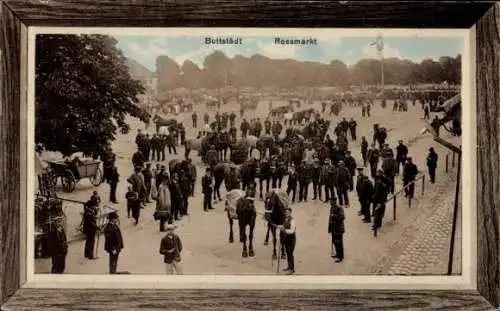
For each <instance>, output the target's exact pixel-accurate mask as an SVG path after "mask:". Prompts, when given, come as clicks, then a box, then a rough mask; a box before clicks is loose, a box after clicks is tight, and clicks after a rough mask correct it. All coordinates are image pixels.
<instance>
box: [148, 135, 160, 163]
mask: <svg viewBox="0 0 500 311" xmlns="http://www.w3.org/2000/svg"><path fill="white" fill-rule="evenodd" d="M159 150H160V145H159V138H158V135H156V134H153V137H151V161H154V160H155V155H156V161H160V152H159ZM148 160H149V159H148Z"/></svg>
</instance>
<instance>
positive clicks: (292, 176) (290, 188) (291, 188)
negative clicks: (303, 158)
mask: <svg viewBox="0 0 500 311" xmlns="http://www.w3.org/2000/svg"><path fill="white" fill-rule="evenodd" d="M297 181H298V177H297V172H296V171H295V165H294V164H293V163H292V164H291V165H290V171H289V173H288V185H287V189H286V193H287V195H290V192H292V203H295V194H296V193H297Z"/></svg>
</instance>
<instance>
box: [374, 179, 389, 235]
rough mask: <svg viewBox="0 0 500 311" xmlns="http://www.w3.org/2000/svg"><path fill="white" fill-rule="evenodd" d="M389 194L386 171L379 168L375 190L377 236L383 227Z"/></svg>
mask: <svg viewBox="0 0 500 311" xmlns="http://www.w3.org/2000/svg"><path fill="white" fill-rule="evenodd" d="M388 195H389V184H388V182H387V181H386V180H385V177H384V172H382V170H379V171H378V172H377V176H376V178H375V186H374V190H373V216H374V217H373V227H372V229H373V234H374V235H375V236H377V232H378V230H380V228H381V227H382V220H383V219H384V215H385V202H387V196H388Z"/></svg>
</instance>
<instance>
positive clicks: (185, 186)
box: [179, 170, 191, 216]
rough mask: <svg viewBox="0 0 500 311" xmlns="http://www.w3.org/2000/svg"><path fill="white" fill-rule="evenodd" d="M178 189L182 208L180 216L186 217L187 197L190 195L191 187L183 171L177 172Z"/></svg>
mask: <svg viewBox="0 0 500 311" xmlns="http://www.w3.org/2000/svg"><path fill="white" fill-rule="evenodd" d="M179 188H180V189H181V194H182V208H181V211H180V212H181V215H182V216H187V215H188V207H189V199H188V198H189V196H190V195H191V185H190V181H189V178H188V176H186V172H184V170H180V171H179Z"/></svg>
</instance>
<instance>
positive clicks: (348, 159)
mask: <svg viewBox="0 0 500 311" xmlns="http://www.w3.org/2000/svg"><path fill="white" fill-rule="evenodd" d="M357 166H358V165H357V164H356V159H354V157H353V156H352V155H351V152H350V151H347V152H346V155H345V167H346V168H347V169H348V170H349V173H350V174H351V183H350V184H349V190H350V191H353V190H354V175H356V167H357Z"/></svg>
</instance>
